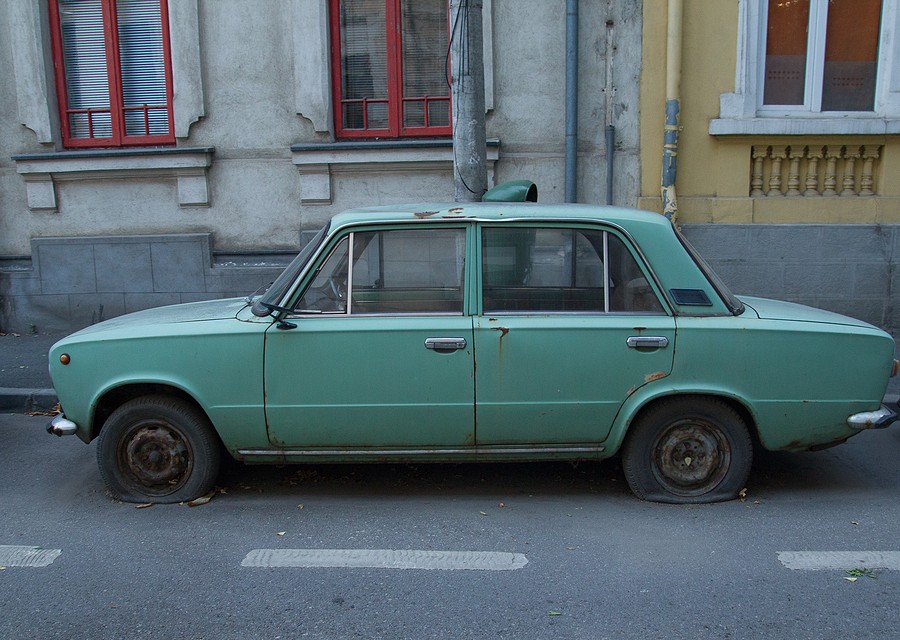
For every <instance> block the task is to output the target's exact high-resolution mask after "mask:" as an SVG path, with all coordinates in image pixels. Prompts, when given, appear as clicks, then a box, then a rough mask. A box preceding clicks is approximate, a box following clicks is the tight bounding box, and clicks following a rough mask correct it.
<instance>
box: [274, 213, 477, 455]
mask: <svg viewBox="0 0 900 640" xmlns="http://www.w3.org/2000/svg"><path fill="white" fill-rule="evenodd" d="M466 245H467V227H466V226H464V225H460V226H444V225H434V224H427V225H419V226H417V227H415V228H392V229H369V230H357V231H353V232H348V233H346V234H345V235H344V236H343V238H341V239H340V240H339V241H338V242H337V243H335V244H334V245H333V249H332V250H331V251H330V252H329V254H328V256H327V258H325V259H324V260H322V261H321V263H320V265H319V266H318V268H317V270H316V273H315V275H314V276H313V277H312V278H311V281H310V283H309V286H307V287H306V288H305V291H303V292H302V293H301V294H300V295H299V296H298V298H297V300H296V303H295V304H294V305H293V309H294V313H292V314H291V315H290V317H289V320H290V323H291V324H292V325H295V327H294V328H283V325H282V328H279V326H278V325H277V324H276V325H273V326H272V327H271V328H270V329H269V330H268V331H267V333H266V347H265V349H266V358H265V387H266V418H267V421H268V432H269V439H270V441H271V443H272V444H273V445H275V446H277V447H286V448H301V447H302V448H315V447H326V448H334V447H342V448H366V449H368V450H372V451H375V450H377V449H379V448H382V449H383V448H385V447H392V448H395V447H412V448H422V447H428V448H440V447H458V446H464V445H473V444H474V406H473V404H474V357H473V344H472V340H473V334H472V318H471V316H470V315H469V314H467V309H466V308H465V301H466V296H465V287H464V283H465V278H466V265H465V257H466Z"/></svg>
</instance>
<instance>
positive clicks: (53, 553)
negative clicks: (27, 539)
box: [0, 544, 62, 567]
mask: <svg viewBox="0 0 900 640" xmlns="http://www.w3.org/2000/svg"><path fill="white" fill-rule="evenodd" d="M61 553H62V550H61V549H41V548H40V547H20V546H15V545H4V544H0V567H46V566H47V565H49V564H51V563H52V562H53V561H54V560H56V559H57V558H58V557H59V555H60V554H61Z"/></svg>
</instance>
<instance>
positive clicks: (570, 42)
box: [566, 0, 578, 202]
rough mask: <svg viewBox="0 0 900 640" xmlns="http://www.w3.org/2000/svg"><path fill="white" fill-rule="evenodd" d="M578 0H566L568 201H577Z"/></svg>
mask: <svg viewBox="0 0 900 640" xmlns="http://www.w3.org/2000/svg"><path fill="white" fill-rule="evenodd" d="M577 152H578V0H566V202H575V201H576V199H577V193H576V177H577V171H578V161H577V155H576V154H577Z"/></svg>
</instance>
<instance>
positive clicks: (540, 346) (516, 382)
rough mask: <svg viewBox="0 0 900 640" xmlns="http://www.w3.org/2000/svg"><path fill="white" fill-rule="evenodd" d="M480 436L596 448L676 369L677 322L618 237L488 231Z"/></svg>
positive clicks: (587, 231)
mask: <svg viewBox="0 0 900 640" xmlns="http://www.w3.org/2000/svg"><path fill="white" fill-rule="evenodd" d="M479 244H480V264H481V271H480V298H481V300H480V305H481V313H480V315H478V316H477V318H476V326H475V354H476V371H477V380H476V441H477V444H478V445H479V446H481V445H514V444H516V445H523V444H538V445H539V444H547V445H564V444H565V445H572V444H579V443H583V444H587V443H597V442H601V441H602V440H604V439H605V438H606V436H607V434H608V433H609V430H610V428H611V426H612V423H613V420H614V419H615V417H616V414H617V413H618V411H619V408H620V406H621V405H622V403H623V402H624V400H625V399H626V398H627V397H628V396H629V395H630V394H631V393H632V392H633V391H634V390H635V389H637V388H638V387H640V386H641V385H643V384H647V383H648V382H650V381H653V380H657V379H661V378H664V377H666V376H667V375H668V374H669V373H670V372H671V369H672V362H673V353H674V341H675V322H674V318H673V317H672V315H671V314H670V313H668V312H667V311H666V307H664V306H663V302H662V301H661V299H660V297H659V295H658V292H657V291H656V289H655V286H654V285H653V284H652V279H651V278H650V277H649V272H647V271H646V270H645V268H644V267H642V266H641V263H640V261H639V258H638V255H637V253H636V252H634V251H633V250H632V249H631V248H630V247H629V244H628V243H627V241H626V239H625V238H624V237H623V236H621V235H620V234H619V233H618V232H614V231H612V230H609V229H604V228H602V227H590V226H584V225H582V226H565V225H546V226H499V225H487V224H485V225H484V226H483V227H482V228H481V230H480V243H479Z"/></svg>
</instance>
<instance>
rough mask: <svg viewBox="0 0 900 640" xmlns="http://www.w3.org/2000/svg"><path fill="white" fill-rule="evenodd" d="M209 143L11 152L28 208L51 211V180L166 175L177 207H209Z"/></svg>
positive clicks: (53, 194) (53, 184)
mask: <svg viewBox="0 0 900 640" xmlns="http://www.w3.org/2000/svg"><path fill="white" fill-rule="evenodd" d="M214 151H215V149H214V148H212V147H184V148H177V147H168V148H167V147H162V148H140V149H102V150H90V151H56V152H50V153H31V154H23V155H16V156H13V157H12V159H13V160H14V161H15V163H16V172H17V173H19V174H20V175H21V176H22V177H23V178H24V180H25V189H26V196H27V200H28V208H29V209H30V210H32V211H47V212H56V211H57V210H58V203H57V198H56V183H57V182H62V181H76V180H96V179H97V178H100V177H103V178H129V179H131V178H144V177H171V178H175V180H176V181H177V185H178V189H177V191H178V204H179V206H182V207H206V206H209V184H208V182H207V170H208V169H209V166H210V165H211V164H212V154H213V152H214Z"/></svg>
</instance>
